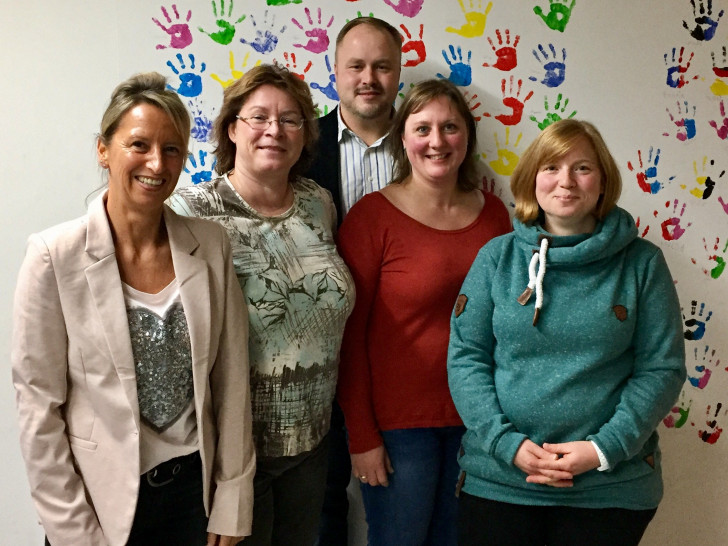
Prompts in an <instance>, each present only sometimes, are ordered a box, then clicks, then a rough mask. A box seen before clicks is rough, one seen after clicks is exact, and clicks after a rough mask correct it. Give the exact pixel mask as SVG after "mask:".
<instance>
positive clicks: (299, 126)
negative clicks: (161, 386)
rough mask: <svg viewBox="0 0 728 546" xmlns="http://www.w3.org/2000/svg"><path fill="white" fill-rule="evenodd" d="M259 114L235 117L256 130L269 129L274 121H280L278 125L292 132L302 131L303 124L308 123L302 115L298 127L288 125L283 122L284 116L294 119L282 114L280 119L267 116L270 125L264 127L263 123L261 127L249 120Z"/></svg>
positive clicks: (290, 119) (289, 119)
mask: <svg viewBox="0 0 728 546" xmlns="http://www.w3.org/2000/svg"><path fill="white" fill-rule="evenodd" d="M259 115H260V114H256V115H255V116H248V117H243V116H241V115H236V116H235V117H236V118H237V119H239V120H240V121H242V122H244V123H245V124H246V125H247V126H248V127H250V128H251V129H253V130H254V131H265V130H266V129H268V128H269V127H270V126H271V125H272V124H273V122H274V121H275V122H276V123H278V127H280V128H281V129H282V130H284V131H291V132H293V131H300V130H301V129H303V126H304V124H305V123H306V118H303V117H302V118H301V121H300V123H299V125H298V126H296V127H286V126H285V125H284V124H283V122H282V120H283V119H284V118H286V119H287V120H288V121H293V119H292V118H287V117H286V116H281V117H279V118H278V119H276V118H266V119H265V121H266V123H268V125H266V126H265V127H263V126H262V125H261V126H260V127H254V126H253V125H251V124H250V123H249V122H248V120H249V119H253V118H255V117H257V116H259ZM260 121H263V120H260Z"/></svg>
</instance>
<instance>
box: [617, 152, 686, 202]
mask: <svg viewBox="0 0 728 546" xmlns="http://www.w3.org/2000/svg"><path fill="white" fill-rule="evenodd" d="M637 160H638V162H639V164H638V165H637V167H639V170H637V167H635V166H633V165H632V162H631V161H628V162H627V168H628V169H629V170H630V171H633V172H634V171H636V174H637V185H638V186H639V187H640V189H641V190H642V191H643V192H645V193H650V194H655V193H657V192H659V191H660V190H661V189H662V188H663V187H664V184H663V183H662V182H660V181H659V180H658V179H657V164H658V163H659V162H660V149H659V148H657V149H656V150H655V149H653V147H652V146H650V151H649V155H648V156H647V163H646V164H643V162H642V150H637ZM645 165H646V166H647V167H646V168H645ZM674 178H675V177H674V176H671V177H670V178H669V180H672V179H674Z"/></svg>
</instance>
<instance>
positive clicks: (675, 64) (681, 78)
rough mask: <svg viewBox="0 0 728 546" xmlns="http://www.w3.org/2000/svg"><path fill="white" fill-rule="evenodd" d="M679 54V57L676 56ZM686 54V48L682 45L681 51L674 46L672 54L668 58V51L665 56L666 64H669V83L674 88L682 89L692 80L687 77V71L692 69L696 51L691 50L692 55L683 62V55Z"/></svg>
mask: <svg viewBox="0 0 728 546" xmlns="http://www.w3.org/2000/svg"><path fill="white" fill-rule="evenodd" d="M676 55H677V58H676V57H675V56H676ZM684 55H685V48H684V47H681V48H680V51H679V52H678V49H677V48H676V47H673V48H672V56H671V57H670V58H669V59H668V56H667V53H665V55H664V56H663V58H664V59H665V65H666V66H667V81H666V83H667V85H669V86H670V87H672V88H673V89H680V88H682V87H685V86H686V85H687V84H688V83H690V80H688V79H686V78H685V73H686V72H687V71H688V69H690V63H691V62H692V60H693V57H694V56H695V53H694V52H692V51H691V52H690V57H688V59H687V61H685V63H683V56H684ZM692 79H693V80H696V79H698V76H693V77H692Z"/></svg>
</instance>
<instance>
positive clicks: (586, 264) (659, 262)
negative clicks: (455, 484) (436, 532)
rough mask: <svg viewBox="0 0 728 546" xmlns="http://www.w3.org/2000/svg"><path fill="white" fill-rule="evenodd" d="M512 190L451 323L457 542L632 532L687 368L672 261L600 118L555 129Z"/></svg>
mask: <svg viewBox="0 0 728 546" xmlns="http://www.w3.org/2000/svg"><path fill="white" fill-rule="evenodd" d="M511 190H512V192H513V195H514V197H515V201H516V213H515V216H516V219H515V220H514V222H513V224H514V231H513V232H512V233H509V234H507V235H503V236H501V237H498V238H496V239H493V240H492V241H491V242H489V243H488V244H487V245H486V246H485V247H483V248H482V249H481V251H480V252H479V254H478V257H477V258H476V260H475V262H474V263H473V266H472V267H471V269H470V272H469V273H468V276H467V277H466V279H465V282H464V284H463V286H462V289H461V291H460V296H459V297H458V301H457V304H456V306H455V310H454V313H453V316H452V322H451V334H450V346H449V352H448V378H449V383H450V390H451V393H452V397H453V400H454V402H455V405H456V407H457V409H458V412H459V413H460V416H461V417H462V419H463V421H464V423H465V426H466V427H467V432H466V433H465V436H464V438H463V443H462V449H461V452H460V458H459V462H460V466H461V469H462V474H461V478H460V485H461V492H460V506H459V510H460V513H459V541H460V544H466V545H467V544H472V545H475V544H478V545H483V544H503V545H508V546H513V545H534V546H543V545H544V544H547V545H550V544H558V545H559V546H562V545H570V544H573V545H577V544H578V545H583V544H590V545H599V544H604V545H607V544H608V545H613V544H620V545H629V544H635V545H636V544H638V543H639V540H640V538H641V536H642V534H643V533H644V530H645V529H646V527H647V525H648V524H649V522H650V520H651V519H652V517H653V516H654V514H655V511H656V509H657V505H658V503H659V502H660V499H661V497H662V477H661V470H660V450H659V447H658V443H657V442H658V438H657V432H656V430H655V429H656V427H657V425H658V424H659V422H660V420H661V419H662V418H663V417H664V416H665V415H666V414H667V413H668V412H669V410H670V408H671V407H672V405H673V402H674V401H675V400H676V398H677V396H678V394H679V393H680V389H681V388H682V385H683V382H684V381H685V352H684V344H683V336H682V322H681V318H680V305H679V303H678V299H677V294H676V292H675V288H674V284H673V281H672V278H671V276H670V272H669V270H668V268H667V264H666V263H665V259H664V257H663V255H662V252H661V251H660V249H659V248H657V247H656V246H655V245H653V244H652V243H650V242H648V241H646V240H644V239H641V238H640V237H638V235H637V228H636V227H635V222H634V220H633V219H632V217H631V216H630V215H629V213H627V212H626V211H625V210H623V209H621V208H619V207H617V206H616V202H617V199H618V198H619V195H620V192H621V178H620V175H619V170H618V168H617V165H616V163H615V161H614V159H613V158H612V156H611V154H610V153H609V150H608V149H607V147H606V145H605V143H604V141H603V140H602V137H601V135H600V134H599V132H598V131H597V130H596V128H595V127H594V126H593V125H591V124H589V123H586V122H582V121H577V120H563V121H559V122H556V123H554V124H553V125H550V126H549V127H547V128H546V129H545V130H544V131H543V132H542V133H541V135H540V136H539V137H538V138H537V139H536V140H535V141H534V142H533V143H532V144H531V145H530V146H529V148H528V149H527V150H526V151H525V152H524V154H523V157H522V158H521V160H520V162H519V164H518V167H517V168H516V170H515V172H514V173H513V177H512V178H511Z"/></svg>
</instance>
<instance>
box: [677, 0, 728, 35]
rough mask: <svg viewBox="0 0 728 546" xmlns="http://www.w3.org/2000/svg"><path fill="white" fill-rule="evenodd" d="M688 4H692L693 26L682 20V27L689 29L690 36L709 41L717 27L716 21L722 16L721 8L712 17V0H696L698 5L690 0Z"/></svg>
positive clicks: (693, 0)
mask: <svg viewBox="0 0 728 546" xmlns="http://www.w3.org/2000/svg"><path fill="white" fill-rule="evenodd" d="M690 4H691V5H692V6H693V27H692V28H690V27H691V25H690V24H688V22H687V21H683V27H684V28H685V29H687V30H688V31H690V36H692V37H693V38H695V39H696V40H699V41H706V42H707V41H709V40H712V39H713V36H715V31H716V30H717V29H718V22H719V21H720V18H721V17H723V13H724V12H723V10H720V12H719V13H718V17H716V18H715V19H713V0H707V6H706V2H705V1H704V0H698V5H697V6H696V5H695V0H690Z"/></svg>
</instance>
